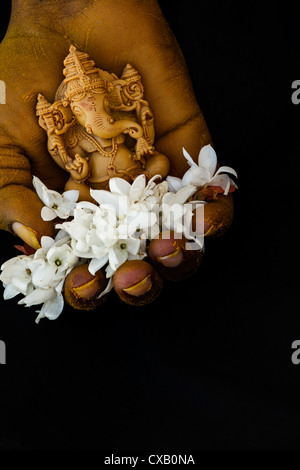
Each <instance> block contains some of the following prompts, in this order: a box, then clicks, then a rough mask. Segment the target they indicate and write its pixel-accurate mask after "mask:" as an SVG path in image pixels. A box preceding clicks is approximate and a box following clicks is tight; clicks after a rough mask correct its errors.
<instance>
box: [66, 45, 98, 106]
mask: <svg viewBox="0 0 300 470" xmlns="http://www.w3.org/2000/svg"><path fill="white" fill-rule="evenodd" d="M64 66H65V68H64V70H63V74H64V76H65V77H66V78H65V79H64V83H65V84H66V85H67V86H66V91H65V100H67V101H71V100H73V101H78V100H80V99H82V98H83V97H84V96H85V95H86V94H87V93H88V92H93V93H104V92H105V91H106V88H107V87H106V81H107V80H106V77H105V76H104V75H105V74H104V72H103V71H102V70H100V69H99V68H97V67H95V62H94V61H93V60H91V59H90V58H89V55H88V54H87V53H86V52H81V51H78V50H77V49H76V47H75V46H71V47H70V49H69V54H68V55H67V57H66V58H65V60H64ZM102 72H103V73H102ZM102 75H103V76H102Z"/></svg>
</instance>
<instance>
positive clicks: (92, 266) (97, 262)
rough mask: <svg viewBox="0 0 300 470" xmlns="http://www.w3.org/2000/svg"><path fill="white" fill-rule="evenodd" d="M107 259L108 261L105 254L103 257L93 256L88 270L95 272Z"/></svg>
mask: <svg viewBox="0 0 300 470" xmlns="http://www.w3.org/2000/svg"><path fill="white" fill-rule="evenodd" d="M107 261H108V256H107V255H105V256H103V258H101V259H97V258H93V259H92V260H91V261H90V264H89V272H90V273H91V274H93V275H95V274H96V272H97V271H99V269H101V268H103V266H104V265H105V264H106V263H107Z"/></svg>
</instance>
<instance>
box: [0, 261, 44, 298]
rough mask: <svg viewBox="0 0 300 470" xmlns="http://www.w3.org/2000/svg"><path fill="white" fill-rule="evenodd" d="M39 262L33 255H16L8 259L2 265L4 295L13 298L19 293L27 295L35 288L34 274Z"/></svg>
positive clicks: (1, 276) (0, 278)
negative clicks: (33, 283) (33, 282)
mask: <svg viewBox="0 0 300 470" xmlns="http://www.w3.org/2000/svg"><path fill="white" fill-rule="evenodd" d="M38 266H39V262H38V261H34V260H33V255H31V256H26V255H21V256H16V257H14V258H11V259H10V260H8V261H6V262H5V263H4V264H3V265H2V266H1V270H2V273H1V275H0V281H2V283H3V284H4V286H5V288H4V293H3V297H4V299H5V300H8V299H12V298H13V297H15V296H16V295H18V294H23V295H27V294H28V293H29V292H31V290H32V289H33V285H32V276H33V273H34V272H35V270H36V269H37V268H38Z"/></svg>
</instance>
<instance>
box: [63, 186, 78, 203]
mask: <svg viewBox="0 0 300 470" xmlns="http://www.w3.org/2000/svg"><path fill="white" fill-rule="evenodd" d="M62 196H63V198H64V199H67V200H68V201H70V202H77V200H78V197H79V191H78V190H77V189H70V190H69V191H65V192H64V193H63V194H62Z"/></svg>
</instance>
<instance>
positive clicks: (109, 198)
mask: <svg viewBox="0 0 300 470" xmlns="http://www.w3.org/2000/svg"><path fill="white" fill-rule="evenodd" d="M90 192H91V196H92V198H93V199H95V201H97V202H98V203H99V204H100V205H101V204H107V205H108V206H112V207H113V208H114V210H115V211H116V212H117V213H118V210H119V195H118V194H113V193H110V192H109V191H105V190H104V189H91V190H90Z"/></svg>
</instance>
